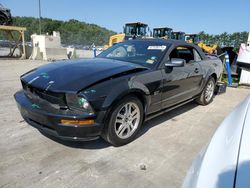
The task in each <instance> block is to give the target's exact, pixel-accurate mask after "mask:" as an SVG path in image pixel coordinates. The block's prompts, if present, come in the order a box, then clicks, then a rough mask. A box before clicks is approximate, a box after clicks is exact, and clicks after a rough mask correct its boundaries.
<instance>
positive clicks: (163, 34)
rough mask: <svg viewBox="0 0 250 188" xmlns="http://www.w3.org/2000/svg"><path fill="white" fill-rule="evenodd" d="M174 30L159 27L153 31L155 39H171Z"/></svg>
mask: <svg viewBox="0 0 250 188" xmlns="http://www.w3.org/2000/svg"><path fill="white" fill-rule="evenodd" d="M172 32H173V29H172V28H169V27H158V28H154V29H153V38H164V39H171V37H172Z"/></svg>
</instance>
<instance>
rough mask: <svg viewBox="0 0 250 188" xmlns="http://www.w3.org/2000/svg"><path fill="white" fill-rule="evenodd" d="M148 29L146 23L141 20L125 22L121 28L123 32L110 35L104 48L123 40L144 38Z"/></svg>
mask: <svg viewBox="0 0 250 188" xmlns="http://www.w3.org/2000/svg"><path fill="white" fill-rule="evenodd" d="M148 30H149V29H148V25H147V24H144V23H142V22H133V23H126V24H125V26H124V29H123V33H120V34H116V35H112V36H111V37H110V38H109V44H108V45H105V46H104V49H107V48H109V47H111V46H113V45H114V44H117V43H119V42H122V41H124V40H131V39H136V38H144V37H146V35H147V31H148Z"/></svg>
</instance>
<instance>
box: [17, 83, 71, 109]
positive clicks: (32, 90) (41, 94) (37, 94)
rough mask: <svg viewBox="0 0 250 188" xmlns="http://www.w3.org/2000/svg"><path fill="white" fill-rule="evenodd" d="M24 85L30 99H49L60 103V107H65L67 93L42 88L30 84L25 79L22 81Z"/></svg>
mask: <svg viewBox="0 0 250 188" xmlns="http://www.w3.org/2000/svg"><path fill="white" fill-rule="evenodd" d="M22 86H23V89H24V91H25V94H26V95H27V96H28V97H29V98H30V99H39V98H40V99H43V100H46V101H48V102H49V103H52V104H56V105H59V106H60V107H65V106H66V102H65V95H64V93H55V92H51V91H45V90H43V89H40V88H36V87H33V86H31V85H28V84H27V83H25V82H24V81H22Z"/></svg>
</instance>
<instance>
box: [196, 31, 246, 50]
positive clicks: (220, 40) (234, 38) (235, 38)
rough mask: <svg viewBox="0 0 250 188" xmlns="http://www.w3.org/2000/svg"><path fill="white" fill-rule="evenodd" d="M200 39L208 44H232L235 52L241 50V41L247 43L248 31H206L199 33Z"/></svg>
mask: <svg viewBox="0 0 250 188" xmlns="http://www.w3.org/2000/svg"><path fill="white" fill-rule="evenodd" d="M199 36H200V40H202V41H203V42H204V43H206V44H210V45H213V44H217V45H219V46H221V47H223V46H231V47H234V48H235V49H234V50H235V52H238V51H239V47H240V44H241V43H246V41H247V37H248V32H246V31H244V32H235V33H232V34H230V33H227V32H224V33H221V34H218V35H209V34H207V33H205V32H204V31H202V32H200V33H199Z"/></svg>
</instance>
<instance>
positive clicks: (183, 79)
mask: <svg viewBox="0 0 250 188" xmlns="http://www.w3.org/2000/svg"><path fill="white" fill-rule="evenodd" d="M194 50H195V49H194V48H192V47H189V46H188V47H187V46H177V47H175V48H174V49H172V50H171V52H170V53H169V57H168V58H167V60H168V61H170V60H171V59H172V58H178V59H184V60H185V62H186V63H185V65H184V66H182V67H165V68H164V69H162V75H163V88H162V107H163V108H167V107H170V106H172V105H175V104H177V103H180V102H183V101H185V100H187V99H190V98H192V97H193V96H194V95H195V93H196V91H197V90H198V88H199V84H200V83H201V80H202V71H201V67H200V65H199V63H198V61H199V59H197V57H196V52H195V51H194Z"/></svg>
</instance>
